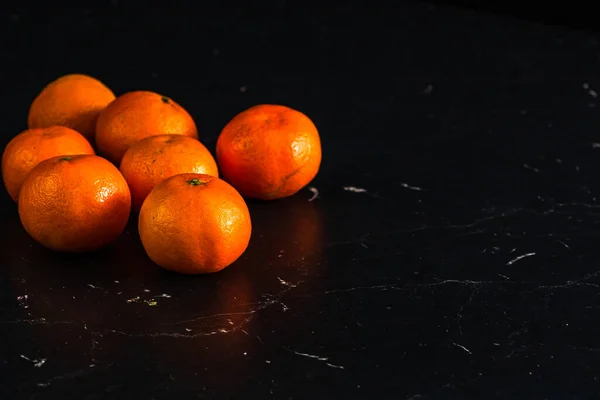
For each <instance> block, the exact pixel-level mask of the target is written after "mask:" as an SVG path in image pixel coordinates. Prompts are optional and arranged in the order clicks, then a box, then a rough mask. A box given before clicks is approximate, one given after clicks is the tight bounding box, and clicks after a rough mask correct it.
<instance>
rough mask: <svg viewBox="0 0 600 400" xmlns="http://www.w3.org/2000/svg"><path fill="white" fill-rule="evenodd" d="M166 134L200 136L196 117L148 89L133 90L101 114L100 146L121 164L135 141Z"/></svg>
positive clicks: (97, 128) (97, 127)
mask: <svg viewBox="0 0 600 400" xmlns="http://www.w3.org/2000/svg"><path fill="white" fill-rule="evenodd" d="M164 134H171V135H184V136H189V137H193V138H198V131H197V130H196V124H195V123H194V120H193V119H192V117H191V116H190V114H188V112H187V111H186V110H185V109H184V108H183V107H181V106H180V105H179V104H177V103H176V102H175V101H173V100H172V99H170V98H168V97H165V96H161V95H160V94H157V93H153V92H148V91H136V92H129V93H125V94H123V95H121V96H119V97H117V99H116V100H115V101H113V102H112V103H110V104H109V105H108V106H107V107H106V108H105V109H104V110H103V111H102V112H101V113H100V116H99V117H98V122H97V124H96V145H97V146H98V151H99V153H100V154H101V155H104V156H106V158H107V159H108V160H110V161H112V162H113V163H114V164H116V165H117V166H118V165H119V163H120V162H121V158H123V155H124V154H125V152H126V151H127V149H128V148H129V147H130V146H131V145H132V144H134V143H135V142H137V141H138V140H141V139H144V138H147V137H149V136H154V135H164Z"/></svg>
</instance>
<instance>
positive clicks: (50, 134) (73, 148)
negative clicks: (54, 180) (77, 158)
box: [2, 126, 95, 202]
mask: <svg viewBox="0 0 600 400" xmlns="http://www.w3.org/2000/svg"><path fill="white" fill-rule="evenodd" d="M76 154H95V153H94V149H93V148H92V145H91V144H90V142H88V140H87V139H86V138H85V137H84V136H83V135H81V134H80V133H79V132H76V131H75V130H73V129H71V128H67V127H64V126H50V127H47V128H35V129H27V130H25V131H23V132H21V133H19V134H18V135H17V136H15V137H14V138H12V139H11V141H10V142H9V143H8V145H6V148H5V149H4V152H3V153H2V180H3V181H4V186H5V187H6V190H7V191H8V194H9V195H10V197H11V198H12V199H13V201H15V202H17V200H18V198H19V192H20V191H21V186H22V185H23V182H24V181H25V178H27V175H29V172H31V170H32V169H33V168H34V167H35V166H36V165H38V164H39V163H40V162H41V161H44V160H47V159H49V158H52V157H56V156H62V155H76Z"/></svg>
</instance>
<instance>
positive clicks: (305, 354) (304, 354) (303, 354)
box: [292, 350, 329, 361]
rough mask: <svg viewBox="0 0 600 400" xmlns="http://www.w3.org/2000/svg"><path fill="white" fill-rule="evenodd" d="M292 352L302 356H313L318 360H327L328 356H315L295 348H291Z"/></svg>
mask: <svg viewBox="0 0 600 400" xmlns="http://www.w3.org/2000/svg"><path fill="white" fill-rule="evenodd" d="M292 353H294V354H296V355H299V356H302V357H308V358H314V359H315V360H319V361H327V360H329V358H327V357H320V356H316V355H314V354H308V353H300V352H299V351H296V350H292Z"/></svg>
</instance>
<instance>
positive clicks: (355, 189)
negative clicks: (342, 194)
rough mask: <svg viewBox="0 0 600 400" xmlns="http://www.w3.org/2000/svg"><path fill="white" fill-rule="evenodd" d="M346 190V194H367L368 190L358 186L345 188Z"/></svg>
mask: <svg viewBox="0 0 600 400" xmlns="http://www.w3.org/2000/svg"><path fill="white" fill-rule="evenodd" d="M344 190H345V191H346V192H353V193H367V189H363V188H359V187H356V186H344Z"/></svg>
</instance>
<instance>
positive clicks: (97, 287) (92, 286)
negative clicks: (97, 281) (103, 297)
mask: <svg viewBox="0 0 600 400" xmlns="http://www.w3.org/2000/svg"><path fill="white" fill-rule="evenodd" d="M87 286H88V287H91V288H92V289H99V290H104V289H102V288H101V287H100V286H95V285H92V284H91V283H88V284H87Z"/></svg>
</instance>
